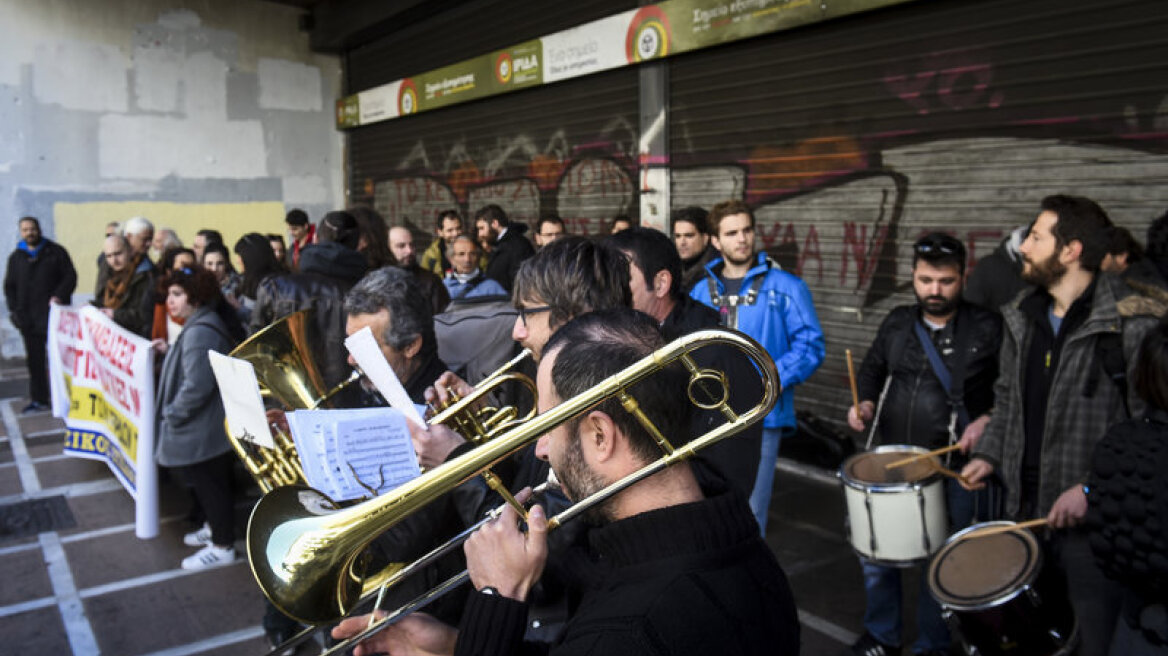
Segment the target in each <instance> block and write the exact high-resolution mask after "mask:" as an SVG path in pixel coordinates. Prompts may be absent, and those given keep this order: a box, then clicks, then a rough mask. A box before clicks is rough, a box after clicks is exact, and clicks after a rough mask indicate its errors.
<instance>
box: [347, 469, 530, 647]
mask: <svg viewBox="0 0 1168 656" xmlns="http://www.w3.org/2000/svg"><path fill="white" fill-rule="evenodd" d="M515 496H516V499H518V500H519V502H520V503H527V501H528V500H530V499H531V498H532V490H531V488H524V489H523V490H522V491H520V492H519V494H517V495H515ZM519 520H520V517H519V513H518V512H517V511H516V510H515V509H514V508H512V507H511V506H510V505H507V504H504V505H503V506H501V507H500V508H499V509H498V511H497V514H496V516H495V518H494V520H492V521H489V522H488V523H486V524H484V525H483V526H481V527H480V528H479V529H478V530H477V531H475V533H474V534H473V535H471V537H470V538H469V539H468V540H467V541H466V543H465V544H464V545H463V549H464V550H465V552H466V562H467V572H468V573H469V575H470V581H471V585H473V586H474V587H475V589H476V590H482V589H483V588H494V589H495V590H497V591H498V593H499V594H500V595H501V596H503V597H507V598H509V599H514V600H516V601H525V600H526V599H527V593H528V592H529V591H530V590H531V588H532V586H534V585H535V583H536V581H538V580H539V577H540V575H541V574H542V573H543V568H544V565H545V564H546V563H547V534H548V521H547V517H546V515H545V514H544V510H543V507H542V506H539V505H535V506H532V507H531V509H530V510H529V511H528V513H527V527H526V528H527V531H526V532H524V531H523V530H522V528H521V526H520V521H519ZM385 615H386V613H385V612H384V611H377V613H376V618H377V619H380V618H382V617H384V616H385ZM372 619H373V618H372V617H371V616H370V615H369V614H366V615H361V616H359V617H350V618H349V619H347V620H345V621H343V622H341V623H340V624H339V625H337V626H336V627H334V628H333V630H332V636H333V638H335V639H337V640H345V639H348V638H351V637H353V636H355V635H357V634H359V633H361V632H362V631H364V630H365V629H367V628H369V626H370V625H371V621H372ZM457 639H458V630H457V629H455V628H454V627H452V626H449V625H447V624H444V623H442V622H440V621H439V620H437V619H435V618H434V617H433V616H430V615H427V614H425V613H421V612H417V613H412V614H410V615H407V616H405V617H403V618H401V619H400V620H398V621H396V622H395V623H394V624H392V625H390V626H388V627H386V628H385V630H382V631H380V632H378V633H375V634H374V635H372V636H370V637H368V638H366V639H365V640H363V641H362V642H361V643H360V644H359V645H358V646H357V647H356V648H355V649H354V650H353V654H354V656H373V655H374V654H380V653H388V654H392V656H428V655H434V654H453V653H454V643H455V642H456V641H457Z"/></svg>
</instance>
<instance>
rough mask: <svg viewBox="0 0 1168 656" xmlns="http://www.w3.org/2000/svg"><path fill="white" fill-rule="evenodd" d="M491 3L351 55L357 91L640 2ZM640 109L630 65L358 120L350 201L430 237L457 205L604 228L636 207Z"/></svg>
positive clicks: (351, 143) (351, 142)
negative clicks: (553, 216)
mask: <svg viewBox="0 0 1168 656" xmlns="http://www.w3.org/2000/svg"><path fill="white" fill-rule="evenodd" d="M484 4H485V3H472V4H470V5H468V7H470V10H469V11H466V12H463V13H460V14H459V15H458V16H451V15H447V14H443V15H441V16H439V17H438V19H437V21H436V22H437V24H436V25H432V26H429V27H425V28H418V29H412V30H409V31H408V33H406V34H398V35H389V36H387V37H386V38H385V39H382V40H380V41H376V42H373V43H371V44H370V45H368V46H365V47H362V48H360V49H358V50H354V51H353V52H351V53H349V54H348V55H347V57H346V65H347V72H346V77H347V79H348V80H349V81H350V84H351V89H352V90H354V91H356V90H361V89H366V88H369V87H372V86H375V85H379V84H384V83H387V82H390V81H393V80H395V79H398V78H401V77H403V76H406V75H410V74H416V73H419V72H424V71H426V70H432V69H434V68H438V67H441V66H444V65H447V64H450V63H453V62H456V61H460V60H463V59H467V58H470V57H474V56H478V55H481V54H483V53H485V52H489V51H490V50H491V49H494V48H499V47H504V46H507V45H511V44H515V43H520V42H522V41H525V40H527V39H531V38H535V37H539V36H542V35H545V34H550V33H552V32H555V31H558V30H563V29H566V28H570V27H574V26H577V25H580V24H583V23H587V22H588V21H591V20H595V19H597V18H601V17H604V16H608V15H611V14H614V13H617V12H620V11H623V10H626V9H630V8H633V7H636V6H637V3H636V2H612V1H611V0H609V1H604V2H600V1H596V0H590V1H587V2H573V3H546V2H536V1H534V0H529V1H525V2H518V3H494V4H493V5H492V6H490V7H486V8H484ZM487 9H490V11H487ZM637 116H638V115H637V71H636V69H634V68H624V69H618V70H614V71H610V72H607V73H602V74H599V75H593V76H590V77H586V78H581V79H577V80H572V81H568V82H563V83H559V84H553V85H549V86H545V87H538V88H534V89H528V90H524V91H518V92H515V93H511V94H506V95H502V96H496V97H493V98H487V99H483V100H479V101H475V102H470V103H466V104H463V105H456V106H453V107H447V108H443V109H439V110H435V111H431V112H425V113H422V114H418V115H415V116H409V117H404V118H399V119H396V120H392V121H386V122H384V123H376V124H373V125H369V126H366V127H362V128H357V129H354V130H352V131H350V132H349V139H348V148H349V157H348V162H349V170H348V172H347V173H348V180H349V195H350V202H353V203H361V202H365V203H372V204H373V205H374V207H376V208H377V209H378V210H379V211H380V212H381V213H382V214H383V215H384V216H385V218H386V219H387V220H388V221H389V222H390V223H391V224H394V225H406V226H409V227H411V229H413V230H414V232H415V234H416V238H417V239H420V241H421V243H422V244H425V243H426V242H428V241H429V239H430V236H431V235H432V234H433V222H434V219H435V218H436V217H437V215H438V213H439V212H441V211H442V210H445V209H449V208H451V207H455V208H458V209H460V210H461V211H462V212H463V213H464V215H465V216H466V217H467V219H468V220H469V217H470V216H473V214H474V212H475V211H476V210H477V209H478V208H480V207H482V206H483V205H485V204H487V203H498V204H499V205H501V206H502V207H503V209H504V210H506V211H507V212H508V214H509V215H510V216H511V218H513V219H519V220H521V221H524V222H526V223H527V224H528V225H532V226H533V225H534V223H535V221H536V220H537V219H538V217H539V216H540V215H541V214H544V213H549V212H555V213H558V214H559V215H560V216H561V217H562V218H563V219H564V220H565V222H567V224H568V230H569V231H570V232H574V233H577V234H591V233H595V232H598V231H599V230H600V229H601V225H602V222H603V221H604V220H607V219H609V218H611V217H612V216H614V215H616V214H621V213H629V212H630V211H631V210H634V209H635V208H636V207H637V202H638V200H637V186H636V179H637V176H636V170H637V168H636V167H637V159H636V158H637V136H638V135H637V121H638V118H637ZM468 227H469V228H471V229H473V226H469V225H468ZM529 234H530V233H529Z"/></svg>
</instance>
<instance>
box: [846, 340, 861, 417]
mask: <svg viewBox="0 0 1168 656" xmlns="http://www.w3.org/2000/svg"><path fill="white" fill-rule="evenodd" d="M844 355H846V356H847V359H848V382H849V383H851V384H852V407H854V408H855V409H856V417H859V416H860V392H859V391H858V390H857V389H856V365H855V364H854V363H853V362H852V349H844Z"/></svg>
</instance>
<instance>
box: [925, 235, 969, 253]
mask: <svg viewBox="0 0 1168 656" xmlns="http://www.w3.org/2000/svg"><path fill="white" fill-rule="evenodd" d="M961 248H962V246H961V242H959V241H957V240H956V239H954V238H952V237H929V238H926V239H922V240H920V241H918V242H917V243H916V244H914V245H913V250H915V251H916V252H917V254H919V255H933V254H936V253H944V254H945V255H956V254H958V253H960V252H961Z"/></svg>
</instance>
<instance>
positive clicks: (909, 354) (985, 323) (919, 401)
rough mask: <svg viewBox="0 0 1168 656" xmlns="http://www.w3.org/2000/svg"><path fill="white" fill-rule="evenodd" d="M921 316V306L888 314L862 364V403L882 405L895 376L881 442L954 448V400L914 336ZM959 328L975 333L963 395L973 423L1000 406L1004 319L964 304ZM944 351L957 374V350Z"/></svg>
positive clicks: (957, 322) (956, 320)
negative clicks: (998, 387) (882, 394)
mask: <svg viewBox="0 0 1168 656" xmlns="http://www.w3.org/2000/svg"><path fill="white" fill-rule="evenodd" d="M920 316H921V311H920V306H918V305H902V306H900V307H898V308H896V309H894V310H893V311H892V312H889V313H888V316H887V317H885V318H884V322H883V323H881V324H880V330H879V331H877V333H876V339H875V341H873V342H872V346H871V347H869V348H868V353H867V355H865V357H864V362H863V364H862V365H860V373H859V375H858V377H857V385H858V388H859V393H860V400H861V401H864V400H868V401H872V402H874V403H876V402H877V401H878V399H879V397H880V391H881V389H883V387H884V379H885V376H889V375H890V376H892V382H891V384H890V385H889V386H888V397H887V398H886V399H885V400H884V408H883V411H882V413H881V417H880V428H879V430H880V435H881V439H880V440H879V442H881V443H884V444H914V445H917V446H923V447H927V448H930V449H932V448H937V447H941V446H945V445H947V444H948V443H949V431H948V427H949V416H950V405H949V395H948V393H947V392H946V391H945V388H944V387H943V386H942V385H941V381H940V379H938V378H937V375H936V374H935V373H933V369H932V367H931V366H930V365H929V359H928V357H927V356H926V355H925V349H924V347H923V346H921V342H920V340H919V339H918V338H917V336H916V334H915V333H914V329H913V326H914V324H915V323H916V322H917V321H919V320H920ZM953 327H954V328H955V330H957V331H959V332H961V331H965V330H967V329H968V330H972V332H971V334H970V338H969V344H968V350H967V358H966V364H965V387H964V394H963V397H964V401H965V408H966V410H967V411H968V412H969V418H970V419H971V420H972V419H976V418H977V417H978V416H979V415H981V414H984V413H985V412H986V411H988V410H989V409H990V408H992V407H993V405H994V390H993V385H994V380H996V379H997V377H998V346H999V345H1000V344H1001V341H1002V320H1001V317H999V316H998V315H997V314H996V313H994V312H990V311H989V310H986V309H983V308H980V307H977V306H975V305H971V304H969V303H963V304H962V305H961V307H960V308H959V309H958V311H957V316H956V317H954V319H953ZM938 350H939V351H941V354H942V359H943V360H944V361H945V364H946V366H947V367H948V368H949V370H950V371H952V370H953V369H954V362H955V355H956V353H955V351H956V348H954V349H952V351H953V352H951V353H949V354H946V352H945V351H946V349H945V348H944V347H943V346H942V347H941V348H939V349H938ZM958 437H960V433H959V434H958Z"/></svg>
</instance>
